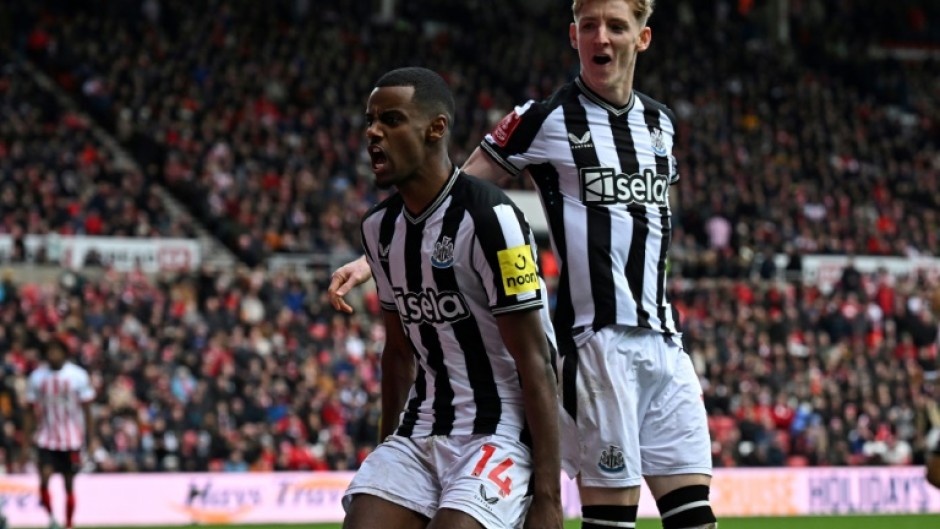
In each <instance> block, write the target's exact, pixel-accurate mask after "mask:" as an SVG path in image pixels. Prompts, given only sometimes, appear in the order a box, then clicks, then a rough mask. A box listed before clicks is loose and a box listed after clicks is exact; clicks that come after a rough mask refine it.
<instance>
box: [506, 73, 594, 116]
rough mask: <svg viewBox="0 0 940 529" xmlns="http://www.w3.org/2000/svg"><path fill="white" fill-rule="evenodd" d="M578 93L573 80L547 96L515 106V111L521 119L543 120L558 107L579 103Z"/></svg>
mask: <svg viewBox="0 0 940 529" xmlns="http://www.w3.org/2000/svg"><path fill="white" fill-rule="evenodd" d="M580 93H581V92H580V90H579V89H578V87H577V85H576V84H575V83H574V82H569V83H565V84H563V85H561V86H560V87H558V89H557V90H555V92H553V93H552V95H550V96H548V97H547V98H545V99H541V100H535V99H530V100H529V101H527V102H526V103H525V104H524V105H521V106H518V107H516V110H515V111H516V113H517V114H519V115H520V116H522V117H523V119H529V120H532V119H539V120H544V119H545V118H547V117H548V116H549V115H550V114H552V113H553V112H554V111H555V110H557V109H558V108H560V107H563V106H565V105H567V104H580V100H579V99H578V96H579V95H580Z"/></svg>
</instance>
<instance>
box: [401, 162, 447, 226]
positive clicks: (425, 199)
mask: <svg viewBox="0 0 940 529" xmlns="http://www.w3.org/2000/svg"><path fill="white" fill-rule="evenodd" d="M454 169H455V166H454V164H453V163H452V162H451V161H450V158H449V157H447V156H443V157H441V158H439V159H435V160H434V161H431V162H429V163H428V164H426V165H425V166H423V167H422V168H421V169H420V170H418V172H417V173H416V174H415V177H414V178H411V179H409V180H408V181H407V182H405V183H402V184H400V185H399V186H398V192H399V193H400V194H401V198H402V200H403V201H404V202H405V207H406V208H408V211H409V212H410V213H412V214H416V215H417V214H420V213H421V212H423V211H424V210H425V209H426V208H427V207H428V206H429V205H430V204H431V202H433V201H434V199H435V198H437V195H438V193H440V192H441V188H443V187H444V185H446V184H447V181H448V180H449V179H450V177H451V175H453V173H454Z"/></svg>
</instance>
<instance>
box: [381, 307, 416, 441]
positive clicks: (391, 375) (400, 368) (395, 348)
mask: <svg viewBox="0 0 940 529" xmlns="http://www.w3.org/2000/svg"><path fill="white" fill-rule="evenodd" d="M383 315H384V318H385V349H383V350H382V426H381V429H380V435H381V439H380V442H381V441H383V440H384V439H385V438H386V437H388V436H389V435H392V434H393V433H395V429H396V428H398V416H399V414H400V413H401V411H402V409H404V407H405V401H406V400H407V399H408V390H409V389H411V386H412V384H414V380H415V359H414V354H412V352H411V347H410V346H409V345H408V338H407V337H406V336H405V331H404V329H402V326H401V320H400V319H399V317H398V313H397V312H389V311H383Z"/></svg>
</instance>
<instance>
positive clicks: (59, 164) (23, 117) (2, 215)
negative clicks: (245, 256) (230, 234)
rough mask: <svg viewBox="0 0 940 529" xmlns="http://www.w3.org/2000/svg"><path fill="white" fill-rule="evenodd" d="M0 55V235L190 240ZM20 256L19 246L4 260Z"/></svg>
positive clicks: (142, 182) (83, 129)
mask: <svg viewBox="0 0 940 529" xmlns="http://www.w3.org/2000/svg"><path fill="white" fill-rule="evenodd" d="M9 59H10V58H9V56H7V55H6V54H4V53H2V52H0V235H5V236H10V237H13V238H14V240H16V241H18V242H20V243H22V239H23V237H24V236H25V235H47V234H50V233H57V234H61V235H66V236H67V235H88V236H125V237H191V236H192V235H193V231H192V226H191V223H190V222H188V221H186V220H179V221H174V220H171V216H170V215H168V214H167V211H166V209H165V206H164V203H163V201H162V200H161V199H160V198H159V197H158V196H157V195H156V194H155V193H154V186H153V185H152V183H151V182H148V180H147V179H146V178H145V177H144V176H143V175H142V174H140V173H139V172H136V171H133V170H131V169H127V168H119V167H118V164H117V163H116V161H115V159H114V153H113V152H112V151H111V149H108V148H106V147H105V146H103V145H102V143H101V142H100V141H98V140H97V139H96V137H95V135H94V134H93V133H92V130H91V126H90V125H91V124H90V123H88V121H87V120H86V119H85V118H83V117H81V116H80V115H79V114H77V113H76V112H72V111H70V110H68V109H66V108H63V106H62V105H61V104H60V103H59V102H58V101H56V99H55V98H54V96H53V95H52V94H51V93H50V92H49V91H48V90H45V89H43V88H41V87H40V86H38V85H37V83H36V81H35V79H34V77H33V76H32V75H30V74H29V73H28V72H26V71H25V70H24V69H23V67H22V66H20V65H18V64H17V63H15V62H13V61H11V60H9ZM24 258H25V256H24V253H23V246H22V244H15V245H14V252H13V255H11V256H8V257H7V259H9V260H12V261H21V260H23V259H24Z"/></svg>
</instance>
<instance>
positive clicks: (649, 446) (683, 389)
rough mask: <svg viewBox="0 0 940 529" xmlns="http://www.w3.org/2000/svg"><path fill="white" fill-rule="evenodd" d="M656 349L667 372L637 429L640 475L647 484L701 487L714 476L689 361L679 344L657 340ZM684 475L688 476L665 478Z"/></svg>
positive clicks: (698, 391)
mask: <svg viewBox="0 0 940 529" xmlns="http://www.w3.org/2000/svg"><path fill="white" fill-rule="evenodd" d="M656 347H657V348H660V352H661V356H662V358H663V365H664V367H665V368H666V373H665V376H664V381H663V384H662V385H661V386H660V387H659V388H657V390H656V392H655V393H654V394H653V395H652V396H651V398H650V400H649V405H648V406H647V408H646V410H645V415H644V417H643V421H642V423H641V428H640V430H639V431H640V452H641V454H642V458H643V474H644V476H646V477H647V482H648V483H651V481H650V478H651V477H652V478H653V481H655V482H657V483H659V482H661V483H683V482H691V483H689V484H701V483H702V482H703V481H707V478H708V476H710V475H711V473H712V462H711V440H710V438H709V435H708V419H707V417H706V414H705V404H704V402H703V401H702V387H701V385H700V383H699V380H698V375H696V373H695V369H694V367H693V366H692V360H691V359H690V358H689V356H688V354H686V353H685V351H683V350H682V349H681V347H679V346H678V344H676V343H675V342H673V341H671V340H667V341H663V340H660V341H659V342H658V343H656ZM682 475H688V476H689V477H686V478H678V477H677V478H670V477H668V476H682ZM663 476H665V478H664V479H656V477H663ZM696 476H697V477H696ZM670 490H671V489H670ZM665 492H668V490H666V491H665Z"/></svg>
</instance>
